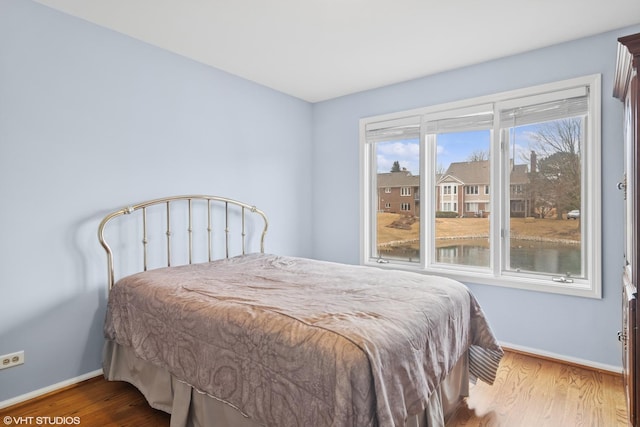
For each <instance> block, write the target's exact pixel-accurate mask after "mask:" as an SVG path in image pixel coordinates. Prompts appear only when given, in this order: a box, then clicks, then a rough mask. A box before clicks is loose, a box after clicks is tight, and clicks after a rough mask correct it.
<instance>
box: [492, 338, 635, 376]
mask: <svg viewBox="0 0 640 427" xmlns="http://www.w3.org/2000/svg"><path fill="white" fill-rule="evenodd" d="M500 345H501V346H502V347H504V348H505V350H509V349H512V350H514V351H519V352H522V353H528V354H531V355H533V356H540V357H546V358H548V359H555V360H559V361H561V362H567V363H569V364H572V365H578V366H584V367H586V368H591V369H596V370H599V371H605V372H611V373H612V374H618V375H619V374H622V366H613V365H607V364H604V363H598V362H593V361H591V360H586V359H580V358H578V357H570V356H565V355H564V354H557V353H552V352H550V351H544V350H539V349H537V348H531V347H525V346H522V345H517V344H511V343H508V342H500Z"/></svg>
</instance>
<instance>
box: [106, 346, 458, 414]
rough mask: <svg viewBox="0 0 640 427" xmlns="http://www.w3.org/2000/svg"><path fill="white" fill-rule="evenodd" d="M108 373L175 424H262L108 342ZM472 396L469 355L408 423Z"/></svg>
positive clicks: (452, 409)
mask: <svg viewBox="0 0 640 427" xmlns="http://www.w3.org/2000/svg"><path fill="white" fill-rule="evenodd" d="M103 370H104V376H105V378H106V379H107V380H109V381H126V382H128V383H131V384H133V385H134V386H135V387H136V388H138V390H140V392H142V394H143V395H144V396H145V398H146V399H147V402H149V405H150V406H151V407H153V408H155V409H159V410H161V411H164V412H167V413H169V414H171V427H260V426H261V424H260V423H258V422H256V421H254V420H251V419H250V418H248V417H246V416H245V415H243V414H242V412H241V411H239V410H238V409H236V408H234V407H232V406H231V405H229V404H228V403H226V402H223V401H221V400H218V399H216V398H215V397H213V396H209V395H207V394H204V393H201V392H200V391H198V390H196V389H195V388H193V387H192V386H190V385H189V384H186V383H184V382H182V381H180V380H178V379H177V378H175V377H174V376H173V375H171V374H170V373H169V372H168V371H166V370H164V369H162V368H159V367H157V366H155V365H153V364H151V363H149V362H146V361H144V360H142V359H140V358H138V357H136V356H135V355H134V353H133V351H132V350H131V349H130V348H129V347H125V346H121V345H118V344H116V343H114V342H112V341H106V342H105V347H104V358H103ZM468 395H469V362H468V356H467V355H466V354H465V356H463V357H461V358H460V360H458V362H457V363H456V365H455V367H454V369H453V370H452V371H451V373H450V374H449V375H448V376H447V378H445V380H444V381H443V382H442V383H441V384H440V386H439V387H438V388H437V389H436V391H435V392H434V393H433V394H432V395H431V397H430V398H429V402H428V404H427V408H426V409H425V411H424V412H423V413H421V414H418V415H415V416H412V417H410V418H409V419H408V420H407V422H406V423H405V427H444V425H445V422H446V420H447V419H448V418H449V417H450V416H451V415H453V414H454V413H455V411H456V409H457V407H458V405H459V404H460V402H461V401H462V399H463V398H464V397H466V396H468Z"/></svg>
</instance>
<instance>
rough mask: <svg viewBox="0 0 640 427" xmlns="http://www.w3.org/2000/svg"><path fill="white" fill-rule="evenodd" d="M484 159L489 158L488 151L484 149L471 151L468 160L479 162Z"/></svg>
mask: <svg viewBox="0 0 640 427" xmlns="http://www.w3.org/2000/svg"><path fill="white" fill-rule="evenodd" d="M484 160H489V153H488V152H486V151H484V150H475V151H474V152H473V153H471V154H469V157H468V161H470V162H481V161H484Z"/></svg>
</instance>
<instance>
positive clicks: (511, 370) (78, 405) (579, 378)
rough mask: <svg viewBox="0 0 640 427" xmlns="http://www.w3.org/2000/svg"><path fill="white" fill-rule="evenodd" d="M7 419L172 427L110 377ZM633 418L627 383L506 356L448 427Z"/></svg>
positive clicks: (596, 423)
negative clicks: (489, 382)
mask: <svg viewBox="0 0 640 427" xmlns="http://www.w3.org/2000/svg"><path fill="white" fill-rule="evenodd" d="M7 416H8V417H13V418H12V420H13V422H12V424H13V425H37V424H36V419H37V417H49V418H53V417H78V418H77V420H78V421H79V424H76V425H81V426H85V427H87V426H91V427H93V426H100V427H101V426H123V427H124V426H132V427H134V426H136V427H138V426H153V427H156V426H157V427H161V426H169V416H168V415H167V414H165V413H163V412H160V411H156V410H154V409H152V408H150V407H149V406H148V405H147V403H146V401H145V400H144V397H142V395H141V394H140V393H139V392H138V391H137V390H136V389H135V388H134V387H133V386H131V385H129V384H127V383H122V382H107V381H105V380H103V379H102V378H95V379H91V380H88V381H85V382H83V383H81V384H80V385H77V386H73V387H70V388H68V389H66V390H63V391H61V392H57V393H54V394H50V395H47V396H43V397H40V398H37V399H34V400H31V401H28V402H25V403H22V404H19V405H16V406H13V407H9V408H5V409H2V410H0V419H2V420H5V417H7ZM19 417H33V418H32V419H27V418H22V419H19ZM625 417H626V408H625V400H624V391H623V387H622V377H621V376H619V375H613V374H608V373H603V372H598V371H593V370H590V369H584V368H579V367H575V366H569V365H566V364H562V363H557V362H553V361H548V360H543V359H539V358H535V357H531V356H527V355H523V354H519V353H514V352H506V354H505V357H504V359H503V360H502V362H501V364H500V369H499V370H498V378H497V379H496V382H495V383H494V385H493V386H489V385H487V384H485V383H483V382H478V383H477V384H476V385H474V386H473V387H472V389H471V396H470V397H469V398H467V399H466V401H465V403H464V404H463V405H462V406H461V407H460V409H459V410H458V412H457V413H456V415H455V416H454V418H453V419H451V420H450V421H449V422H448V423H447V427H462V426H465V427H468V426H487V427H494V426H495V427H543V426H548V427H565V426H571V427H574V426H575V427H578V426H592V427H616V426H620V427H626V426H627V423H626V421H625ZM30 420H31V421H30ZM5 421H6V420H5ZM45 421H46V420H45ZM53 421H55V419H54V420H53ZM58 421H60V420H58ZM69 421H73V420H72V419H68V420H67V424H66V425H70V424H71V423H70V422H69ZM44 424H45V425H47V424H46V423H44ZM49 424H54V423H53V422H50V423H49ZM60 424H61V423H58V424H57V425H60ZM4 425H8V423H6V422H5V423H4ZM54 425H55V424H54ZM71 425H73V424H71Z"/></svg>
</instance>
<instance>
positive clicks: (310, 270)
mask: <svg viewBox="0 0 640 427" xmlns="http://www.w3.org/2000/svg"><path fill="white" fill-rule="evenodd" d="M105 336H106V337H107V338H108V339H110V340H113V341H115V342H117V343H119V344H121V345H126V346H129V347H131V348H132V349H133V350H134V351H135V354H136V355H137V356H138V357H140V358H142V359H144V360H147V361H149V362H151V363H154V364H156V365H157V366H160V367H162V368H165V369H167V370H169V372H171V373H172V374H173V375H174V376H176V377H177V378H179V379H181V380H182V381H184V382H186V383H188V384H190V385H191V386H193V387H195V388H196V389H198V390H200V391H202V392H204V393H207V394H209V395H211V396H212V397H214V398H216V399H219V400H221V401H223V402H226V403H227V404H229V405H232V406H234V407H235V408H237V409H238V410H240V411H241V412H242V413H243V414H246V415H247V416H249V417H251V418H252V419H254V420H256V421H258V422H261V423H264V424H265V425H277V426H283V427H284V426H302V425H305V426H306V425H313V426H318V427H320V426H336V427H337V426H378V425H379V426H401V425H404V420H405V418H406V417H407V416H408V415H415V414H417V413H419V412H420V411H422V410H423V409H424V404H425V402H426V401H427V399H428V397H429V395H430V394H431V392H432V391H433V390H434V389H435V388H436V387H437V385H438V384H439V383H440V381H441V380H442V379H443V378H444V377H445V376H446V375H447V373H448V372H449V370H450V369H451V368H452V367H453V366H454V365H455V363H456V362H457V360H458V359H459V357H461V356H462V355H463V354H464V353H465V352H466V351H467V349H468V348H469V347H470V346H472V345H473V346H475V350H476V352H478V351H479V352H480V353H482V352H483V351H485V350H486V351H487V352H488V354H489V355H490V356H492V357H493V358H494V359H496V358H497V360H498V361H499V357H500V356H501V354H502V350H501V349H500V347H499V346H498V344H497V342H496V340H495V338H494V336H493V334H492V333H491V330H490V328H489V325H488V323H487V322H486V319H485V317H484V314H483V313H482V310H481V309H480V307H479V305H478V303H477V302H476V300H475V298H474V297H473V295H472V294H471V293H470V292H469V290H468V289H467V288H466V287H465V286H464V285H462V284H460V283H459V282H456V281H453V280H449V279H446V278H441V277H435V276H427V275H422V274H417V273H409V272H400V271H390V270H383V269H379V268H374V267H364V266H352V265H344V264H337V263H331V262H324V261H315V260H309V259H303V258H293V257H283V256H275V255H270V254H251V255H244V256H240V257H235V258H230V259H225V260H219V261H213V262H211V263H203V264H193V265H188V266H180V267H171V268H162V269H157V270H151V271H147V272H144V273H138V274H135V275H132V276H129V277H126V278H124V279H122V280H120V281H119V282H118V283H117V284H116V285H115V286H114V287H113V289H112V290H111V293H110V296H109V304H108V312H107V318H106V322H105ZM493 374H495V372H494V373H493ZM491 375H492V374H491V373H489V375H488V378H487V380H489V381H492V377H491Z"/></svg>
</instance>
